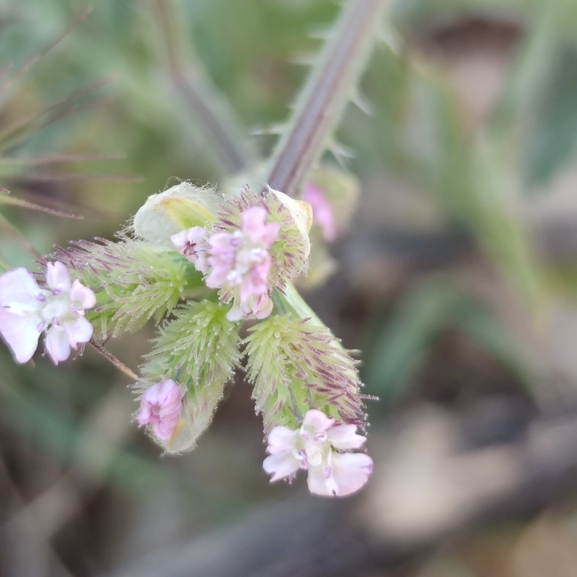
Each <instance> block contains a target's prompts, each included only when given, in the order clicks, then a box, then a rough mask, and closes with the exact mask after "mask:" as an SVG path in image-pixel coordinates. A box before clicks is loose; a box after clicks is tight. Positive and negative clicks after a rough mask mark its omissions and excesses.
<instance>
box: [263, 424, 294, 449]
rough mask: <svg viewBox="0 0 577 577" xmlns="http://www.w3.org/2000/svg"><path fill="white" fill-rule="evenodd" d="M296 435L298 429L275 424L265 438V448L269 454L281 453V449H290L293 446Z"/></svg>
mask: <svg viewBox="0 0 577 577" xmlns="http://www.w3.org/2000/svg"><path fill="white" fill-rule="evenodd" d="M297 436H298V431H294V430H293V429H289V428H288V427H283V426H277V427H275V428H274V429H273V430H272V431H271V432H270V433H269V436H268V439H267V441H268V447H267V449H266V450H267V451H268V452H269V453H270V454H271V455H274V454H276V453H281V452H282V451H291V450H292V449H294V447H295V443H296V440H297Z"/></svg>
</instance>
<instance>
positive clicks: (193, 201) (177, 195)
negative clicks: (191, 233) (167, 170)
mask: <svg viewBox="0 0 577 577" xmlns="http://www.w3.org/2000/svg"><path fill="white" fill-rule="evenodd" d="M219 204H220V197H219V196H218V195H217V194H216V192H215V190H214V189H212V188H207V187H196V186H193V185H192V184H190V183H188V182H181V183H180V184H177V185H176V186H173V187H172V188H169V189H168V190H165V191H164V192H161V193H159V194H153V195H151V196H149V197H148V199H147V200H146V202H145V203H144V205H143V206H142V207H140V208H139V209H138V212H137V213H136V214H135V215H134V219H133V221H132V227H131V230H132V232H133V233H134V235H135V236H137V237H140V238H143V239H145V240H148V241H151V242H158V243H161V242H166V241H168V240H169V239H170V237H171V236H172V235H173V234H176V233H178V232H180V231H182V230H186V229H189V228H192V227H193V226H201V227H206V226H208V225H210V224H212V223H213V222H215V220H216V213H217V211H218V208H219Z"/></svg>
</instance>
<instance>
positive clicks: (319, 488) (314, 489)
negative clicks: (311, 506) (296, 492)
mask: <svg viewBox="0 0 577 577" xmlns="http://www.w3.org/2000/svg"><path fill="white" fill-rule="evenodd" d="M326 469H327V468H326V465H325V464H324V463H322V464H321V465H320V466H318V467H309V474H308V477H307V485H308V487H309V491H310V492H311V493H314V494H315V495H323V496H325V497H334V496H335V495H336V494H337V491H338V487H337V486H336V484H335V482H334V479H333V478H332V475H329V476H328V477H327V471H326Z"/></svg>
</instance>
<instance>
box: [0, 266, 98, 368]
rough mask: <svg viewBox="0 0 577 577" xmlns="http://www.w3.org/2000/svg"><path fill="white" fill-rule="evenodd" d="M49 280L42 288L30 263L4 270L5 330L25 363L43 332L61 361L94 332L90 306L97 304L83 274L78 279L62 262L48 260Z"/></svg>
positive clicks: (0, 301)
mask: <svg viewBox="0 0 577 577" xmlns="http://www.w3.org/2000/svg"><path fill="white" fill-rule="evenodd" d="M46 285H47V286H48V289H50V290H45V289H41V288H40V287H39V286H38V284H37V282H36V280H35V278H34V276H33V275H32V273H30V272H29V271H28V270H26V269H25V268H17V269H14V270H11V271H8V272H7V273H5V274H3V275H2V276H0V334H2V337H3V338H4V340H5V341H6V343H7V344H8V346H9V347H10V349H11V350H12V353H13V354H14V358H15V359H16V361H17V362H19V363H25V362H27V361H29V360H30V359H31V358H32V355H33V354H34V352H35V351H36V348H37V347H38V338H39V337H40V334H41V333H42V332H45V333H46V335H45V342H46V350H47V351H48V354H49V355H50V357H51V358H52V360H53V361H54V363H55V364H58V363H59V362H60V361H64V360H66V359H67V358H68V357H69V356H70V352H71V351H70V349H71V348H73V349H76V348H77V347H78V345H79V344H80V343H87V342H88V341H89V340H90V339H91V337H92V325H91V324H90V323H89V322H88V321H87V320H86V319H85V318H84V311H85V310H86V309H90V308H92V307H93V306H94V305H95V304H96V297H95V296H94V293H93V292H92V291H91V290H90V289H89V288H87V287H85V286H83V285H82V284H81V283H80V281H79V280H75V281H74V283H72V282H71V280H70V274H69V273H68V270H67V268H66V267H65V266H64V265H63V264H62V263H61V262H55V263H48V264H47V266H46Z"/></svg>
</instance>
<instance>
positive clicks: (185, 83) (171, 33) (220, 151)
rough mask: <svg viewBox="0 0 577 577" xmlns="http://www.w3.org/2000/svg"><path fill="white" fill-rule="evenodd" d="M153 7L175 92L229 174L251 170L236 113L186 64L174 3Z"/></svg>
mask: <svg viewBox="0 0 577 577" xmlns="http://www.w3.org/2000/svg"><path fill="white" fill-rule="evenodd" d="M154 6H155V8H156V13H157V15H158V18H157V22H158V26H159V28H160V32H161V34H162V38H163V42H164V47H165V51H166V56H167V60H168V67H169V77H170V81H171V82H172V85H173V88H174V90H175V92H176V93H177V95H178V96H179V97H180V99H181V100H182V102H183V104H184V105H185V107H186V110H187V111H188V112H189V113H190V115H191V116H192V117H193V119H194V120H195V122H196V123H198V124H199V128H200V129H201V130H202V132H203V134H204V135H205V137H206V139H207V140H208V141H209V143H210V146H211V147H212V149H213V151H214V152H215V154H216V155H217V156H218V158H219V159H220V161H221V163H222V166H223V168H224V170H225V171H226V172H227V173H229V174H235V173H237V172H241V171H246V170H248V169H249V168H251V166H252V165H253V158H252V156H253V155H252V153H251V151H250V150H249V148H248V146H247V145H246V141H245V139H244V138H243V137H242V135H241V131H240V130H239V129H238V128H237V127H236V123H235V121H234V120H233V114H232V113H231V112H230V111H229V110H228V108H227V106H226V104H225V101H224V99H223V98H222V97H220V96H219V94H218V92H217V91H216V90H215V89H213V88H212V87H210V83H209V81H208V79H206V78H204V77H202V75H201V73H200V71H199V70H193V68H192V66H191V65H190V63H188V62H186V61H185V57H184V50H183V44H184V42H183V41H182V40H181V36H182V34H180V31H179V26H178V23H177V22H178V19H177V17H176V14H175V8H174V4H173V2H172V1H171V0H155V1H154Z"/></svg>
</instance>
